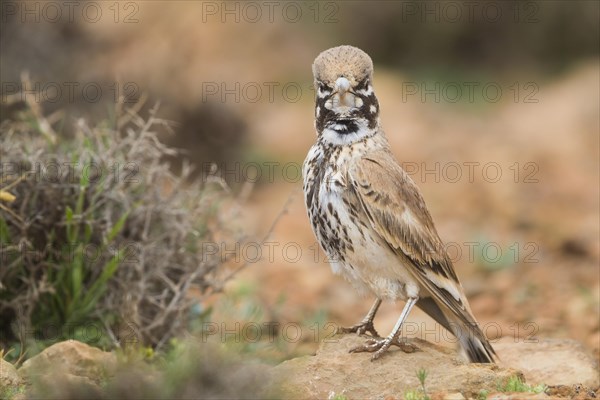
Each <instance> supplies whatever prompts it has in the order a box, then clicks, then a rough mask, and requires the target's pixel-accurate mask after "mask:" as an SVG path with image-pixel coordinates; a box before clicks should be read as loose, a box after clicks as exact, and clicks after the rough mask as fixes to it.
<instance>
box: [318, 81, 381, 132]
mask: <svg viewBox="0 0 600 400" xmlns="http://www.w3.org/2000/svg"><path fill="white" fill-rule="evenodd" d="M369 85H370V81H369V78H364V79H363V80H362V81H360V82H359V83H358V84H357V85H355V86H354V87H352V88H351V89H350V92H351V93H352V94H354V95H355V96H357V97H359V98H360V99H361V100H362V103H363V104H362V106H360V107H358V108H356V109H354V110H352V111H351V113H350V114H347V115H343V116H340V115H338V114H336V113H335V112H334V111H333V110H329V109H327V108H326V107H325V103H326V102H327V100H329V99H330V98H331V96H333V95H334V94H333V88H330V87H329V86H327V85H326V84H325V83H323V82H317V87H318V89H319V90H320V91H321V92H323V91H329V92H330V93H331V94H330V95H328V96H325V97H319V96H318V95H317V96H316V105H315V106H316V107H319V113H318V115H317V113H316V112H315V117H316V124H315V126H316V128H317V132H319V134H320V133H321V132H323V130H324V129H325V128H330V129H333V130H335V131H336V132H338V133H339V134H342V135H343V134H349V133H354V132H356V131H357V130H358V126H359V125H358V123H357V121H359V120H364V121H367V122H368V124H367V125H368V127H369V128H370V129H374V128H375V127H376V126H377V120H378V118H379V102H378V101H377V97H375V93H374V92H372V93H371V94H369V95H364V94H361V93H359V92H360V91H363V90H366V89H367V88H368V87H369ZM371 106H374V107H375V112H371Z"/></svg>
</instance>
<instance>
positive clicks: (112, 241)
mask: <svg viewBox="0 0 600 400" xmlns="http://www.w3.org/2000/svg"><path fill="white" fill-rule="evenodd" d="M155 114H156V109H154V110H152V111H151V113H150V116H149V117H148V119H147V120H144V119H142V118H140V117H139V116H137V115H136V114H135V113H134V112H133V111H131V110H130V111H129V112H128V113H126V117H127V118H126V120H123V117H122V116H121V117H118V118H115V121H113V122H105V123H103V124H101V125H98V126H96V127H93V128H90V127H88V126H86V125H85V124H83V123H79V124H78V125H77V132H76V134H75V136H74V137H73V138H70V139H58V138H57V137H56V136H53V135H51V136H48V135H44V134H43V132H41V131H40V130H41V128H42V127H44V126H46V125H47V121H45V120H43V117H40V116H39V115H38V114H36V113H35V112H30V111H25V112H24V113H23V114H22V115H21V118H20V119H18V120H15V121H4V122H3V123H2V124H1V125H0V158H1V159H2V163H0V182H12V183H9V186H8V187H10V198H9V197H7V196H6V194H7V193H8V191H7V190H4V192H3V201H4V200H5V199H9V200H10V201H9V202H6V201H5V202H3V207H2V209H1V210H0V260H1V262H2V268H1V269H0V323H1V324H2V327H3V328H2V329H1V330H0V343H2V344H4V345H10V346H11V347H15V348H16V347H17V346H20V353H23V351H24V347H27V349H29V350H30V352H29V353H28V355H29V356H31V355H32V354H34V353H35V352H36V351H37V349H39V348H42V347H44V346H46V345H47V344H48V343H50V342H54V341H57V340H64V339H78V340H81V341H84V342H87V343H90V344H93V345H96V346H99V347H120V346H125V345H130V344H136V343H140V344H142V345H144V346H151V347H153V348H160V347H161V346H163V345H165V344H166V343H167V342H168V341H169V339H171V338H172V337H175V336H178V335H182V334H183V333H184V332H185V331H186V330H187V328H188V322H189V318H190V315H192V312H191V310H192V308H193V307H194V306H195V305H197V304H199V303H201V302H202V299H203V296H205V295H207V294H210V293H214V292H218V291H220V290H221V289H222V287H223V284H224V281H225V280H226V279H227V278H229V277H230V276H231V274H225V272H226V271H223V269H222V265H223V263H224V261H225V260H226V258H225V257H223V256H222V254H221V251H222V249H225V248H231V247H232V245H231V244H229V245H228V247H227V246H225V244H228V243H229V242H233V241H235V240H236V239H237V237H238V236H239V233H238V232H236V231H235V225H234V224H230V221H229V220H227V219H226V218H224V217H221V216H219V214H218V213H219V211H220V204H221V203H222V199H223V198H224V192H223V191H222V190H221V189H219V188H215V187H214V185H213V186H211V185H202V184H200V183H198V182H196V183H190V180H189V179H188V178H189V176H190V173H191V169H190V168H189V166H184V167H183V168H182V170H181V172H180V174H178V175H175V174H173V173H172V172H171V170H170V168H169V165H168V164H167V163H166V162H165V161H164V159H165V156H167V155H175V152H174V151H173V150H171V149H169V148H167V147H165V146H164V145H162V144H161V143H160V142H159V141H158V140H157V137H156V135H155V133H154V128H155V127H156V126H160V125H163V124H164V121H162V120H160V119H158V118H157V117H156V116H155ZM49 138H53V140H50V139H49ZM15 182H16V183H15ZM0 186H2V187H4V188H5V189H6V188H7V186H5V185H0ZM228 215H229V216H230V218H232V219H233V218H235V214H228ZM217 235H218V236H219V237H222V238H225V239H220V240H219V241H217V239H216V237H217ZM191 289H194V292H195V296H194V298H191V296H189V293H190V291H191ZM4 327H6V329H4Z"/></svg>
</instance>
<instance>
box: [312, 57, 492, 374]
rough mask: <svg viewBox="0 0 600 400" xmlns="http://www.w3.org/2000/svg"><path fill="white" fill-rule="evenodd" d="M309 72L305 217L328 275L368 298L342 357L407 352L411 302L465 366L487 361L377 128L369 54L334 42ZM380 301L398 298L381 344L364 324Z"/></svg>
mask: <svg viewBox="0 0 600 400" xmlns="http://www.w3.org/2000/svg"><path fill="white" fill-rule="evenodd" d="M312 72H313V75H314V88H315V93H316V96H315V130H316V133H317V140H316V142H315V143H314V145H313V146H312V147H311V148H310V150H309V151H308V154H307V156H306V159H305V161H304V163H303V165H302V175H303V192H304V201H305V205H306V209H307V214H308V219H309V221H310V225H311V227H312V230H313V233H314V234H315V236H316V238H317V240H318V242H319V244H320V246H321V248H322V249H323V251H324V252H325V253H326V255H327V256H328V259H329V260H330V265H331V268H332V270H333V272H334V273H335V274H339V275H342V276H343V277H344V278H345V279H346V280H348V281H349V282H350V284H351V285H352V286H353V287H354V288H355V289H356V290H357V291H358V292H359V293H360V294H362V295H374V296H375V298H376V300H375V302H374V303H373V305H372V307H371V308H370V310H369V312H368V313H367V315H366V316H365V317H364V318H363V319H362V320H361V321H360V322H359V323H358V324H356V325H354V326H352V327H349V328H339V329H338V332H342V333H357V334H359V335H364V334H367V333H369V334H370V336H371V338H369V339H368V340H367V341H366V342H365V343H364V344H363V345H360V346H357V347H355V348H352V349H350V352H352V353H360V352H370V353H372V355H371V360H372V361H374V360H376V359H378V358H380V357H381V356H382V355H383V354H384V353H385V352H386V351H387V350H388V349H389V347H390V346H392V345H396V346H398V347H400V348H401V349H402V350H404V351H405V352H411V351H414V350H416V348H415V346H413V345H411V344H409V343H408V342H407V341H406V340H402V338H401V337H400V336H401V331H402V326H403V324H404V322H405V321H406V318H407V316H408V315H409V313H410V311H411V309H412V308H413V307H414V306H417V307H418V308H420V309H421V310H423V311H424V312H425V313H426V314H428V315H429V316H430V317H432V318H433V319H434V320H435V321H436V322H437V323H439V324H441V325H442V326H443V327H444V328H446V329H447V330H449V331H450V332H452V333H453V334H454V335H455V336H456V337H457V339H458V340H457V342H458V343H459V348H460V351H461V354H462V355H463V356H464V357H466V358H467V360H468V361H469V362H473V363H494V362H495V361H496V358H497V356H496V353H495V351H494V349H493V348H492V346H491V345H490V343H489V341H488V340H487V338H486V337H485V335H484V333H483V331H482V330H481V328H480V326H479V324H478V323H477V320H476V319H475V317H474V315H473V313H472V311H471V308H470V306H469V303H468V300H467V298H466V296H465V291H464V289H463V287H462V285H461V283H460V281H459V279H458V276H457V275H456V272H455V270H454V267H453V265H452V261H451V259H450V258H449V256H448V254H447V252H446V251H445V248H444V244H443V242H442V240H441V239H440V237H439V235H438V233H437V230H436V228H435V226H434V223H433V220H432V217H431V215H430V213H429V211H428V210H427V207H426V204H425V201H424V199H423V196H422V195H421V192H420V190H419V188H418V187H417V185H416V184H415V182H414V181H413V180H412V179H411V177H410V176H409V175H408V174H407V173H406V171H404V170H403V169H402V167H401V166H400V164H399V163H398V161H397V160H396V158H395V156H394V155H393V153H392V151H391V147H390V145H389V143H388V140H387V139H386V135H385V133H384V131H383V129H382V127H381V123H380V118H379V112H380V106H379V102H378V100H377V97H376V96H375V92H374V88H373V62H372V60H371V58H370V57H369V55H368V54H367V53H365V52H364V51H363V50H361V49H358V48H356V47H353V46H349V45H344V46H337V47H333V48H330V49H328V50H325V51H323V52H322V53H320V54H319V55H318V56H317V57H316V59H315V61H314V63H313V65H312ZM382 301H392V302H397V301H404V302H405V305H404V308H403V309H402V312H401V313H400V317H399V319H398V321H397V323H396V325H395V326H394V328H393V330H392V331H391V333H390V334H389V335H388V336H387V337H384V338H382V337H380V336H379V335H378V333H377V331H376V329H375V327H374V324H373V320H374V317H375V315H376V313H377V311H378V309H379V306H380V305H381V303H382Z"/></svg>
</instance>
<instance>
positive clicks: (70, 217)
mask: <svg viewBox="0 0 600 400" xmlns="http://www.w3.org/2000/svg"><path fill="white" fill-rule="evenodd" d="M65 218H66V221H67V240H68V241H69V243H73V242H74V241H75V238H74V237H73V233H74V232H73V226H72V225H73V209H71V207H69V206H67V207H66V208H65Z"/></svg>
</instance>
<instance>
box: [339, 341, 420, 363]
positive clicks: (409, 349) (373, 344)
mask: <svg viewBox="0 0 600 400" xmlns="http://www.w3.org/2000/svg"><path fill="white" fill-rule="evenodd" d="M392 345H394V346H398V347H400V350H402V351H403V352H405V353H414V352H415V351H417V350H418V347H417V346H415V345H412V344H410V343H408V342H406V341H400V340H392V339H390V338H389V337H387V338H384V339H369V340H367V341H366V342H365V343H364V344H363V345H361V346H357V347H353V348H351V349H350V351H349V352H350V353H363V352H368V353H373V355H372V356H371V361H375V360H377V359H378V358H379V357H381V356H382V355H383V353H385V352H386V350H387V349H389V348H390V346H392Z"/></svg>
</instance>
